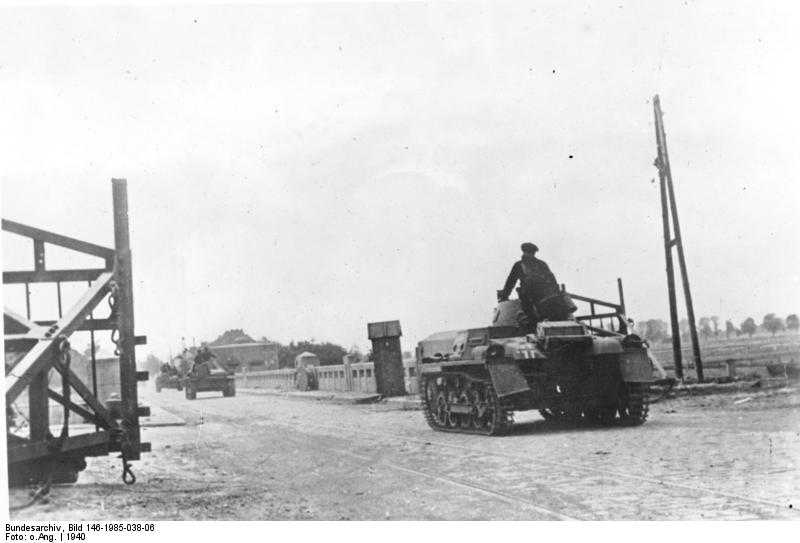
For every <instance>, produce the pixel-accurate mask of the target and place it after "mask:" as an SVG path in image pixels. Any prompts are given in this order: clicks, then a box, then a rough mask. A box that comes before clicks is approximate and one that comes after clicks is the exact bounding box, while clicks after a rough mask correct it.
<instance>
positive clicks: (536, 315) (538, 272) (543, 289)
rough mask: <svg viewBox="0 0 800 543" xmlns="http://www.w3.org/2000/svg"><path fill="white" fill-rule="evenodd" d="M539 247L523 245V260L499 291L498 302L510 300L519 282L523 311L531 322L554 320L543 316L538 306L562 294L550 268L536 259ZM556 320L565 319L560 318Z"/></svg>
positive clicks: (529, 244)
mask: <svg viewBox="0 0 800 543" xmlns="http://www.w3.org/2000/svg"><path fill="white" fill-rule="evenodd" d="M538 250H539V249H538V247H536V245H534V244H533V243H523V244H522V258H521V259H520V260H518V261H517V262H515V263H514V266H512V268H511V273H509V274H508V279H506V284H505V286H504V287H503V289H502V290H498V291H497V299H498V301H501V302H502V301H505V300H508V297H509V295H510V294H511V291H512V290H514V287H515V286H516V284H517V282H519V284H520V289H519V298H520V302H521V303H522V310H523V311H524V312H525V314H526V315H527V316H528V318H529V319H531V321H534V322H536V321H539V320H541V319H543V318H553V316H551V315H547V314H542V313H543V311H542V309H543V308H542V307H538V305H537V304H540V302H542V301H544V300H549V299H552V298H553V297H555V296H557V295H558V294H559V292H560V290H559V288H558V281H556V277H555V275H553V272H551V271H550V267H549V266H548V265H547V263H545V262H544V261H543V260H539V259H538V258H536V256H535V254H536V251H538ZM556 318H563V317H561V316H558V317H556Z"/></svg>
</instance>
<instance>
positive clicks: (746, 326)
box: [741, 317, 758, 337]
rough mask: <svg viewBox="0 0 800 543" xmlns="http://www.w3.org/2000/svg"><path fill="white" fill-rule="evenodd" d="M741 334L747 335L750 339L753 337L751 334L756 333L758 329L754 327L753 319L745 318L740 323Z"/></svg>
mask: <svg viewBox="0 0 800 543" xmlns="http://www.w3.org/2000/svg"><path fill="white" fill-rule="evenodd" d="M741 328H742V333H743V334H747V335H748V336H750V337H753V334H755V333H756V330H758V327H757V326H756V321H754V320H753V317H747V318H746V319H745V320H744V322H742V326H741Z"/></svg>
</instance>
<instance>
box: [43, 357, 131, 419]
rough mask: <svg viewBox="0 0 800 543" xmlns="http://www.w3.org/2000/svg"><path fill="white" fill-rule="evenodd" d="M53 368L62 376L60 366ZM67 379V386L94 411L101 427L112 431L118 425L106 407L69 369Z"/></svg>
mask: <svg viewBox="0 0 800 543" xmlns="http://www.w3.org/2000/svg"><path fill="white" fill-rule="evenodd" d="M53 368H55V369H56V371H58V372H59V373H60V374H61V375H64V367H63V366H62V365H61V364H53ZM67 379H68V380H69V385H70V386H71V387H72V389H73V390H74V391H75V392H77V393H78V396H80V397H81V398H82V399H83V401H84V402H86V404H87V405H88V406H89V407H91V408H92V409H94V412H95V414H96V415H97V417H98V418H99V419H100V420H101V421H102V424H101V426H103V427H105V428H108V429H112V428H117V427H118V426H119V425H118V424H117V421H116V420H115V419H114V417H112V416H111V413H109V411H108V409H106V406H105V405H103V404H102V403H101V402H100V400H99V399H97V397H96V396H95V395H94V394H93V393H92V391H91V390H89V387H87V386H86V384H84V382H83V381H81V378H80V377H78V376H77V375H76V374H75V372H74V371H72V370H71V369H70V370H69V373H67Z"/></svg>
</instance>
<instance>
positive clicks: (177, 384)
mask: <svg viewBox="0 0 800 543" xmlns="http://www.w3.org/2000/svg"><path fill="white" fill-rule="evenodd" d="M162 388H174V389H176V390H183V384H182V383H181V376H180V374H179V373H178V369H177V368H176V367H175V366H171V365H170V364H164V365H163V366H161V371H160V372H159V373H158V376H157V377H156V392H161V389H162Z"/></svg>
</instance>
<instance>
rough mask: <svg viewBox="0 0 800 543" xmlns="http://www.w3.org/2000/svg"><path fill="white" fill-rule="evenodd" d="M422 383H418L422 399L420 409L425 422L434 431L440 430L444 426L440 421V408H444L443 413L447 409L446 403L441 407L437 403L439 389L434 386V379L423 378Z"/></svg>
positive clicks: (441, 420)
mask: <svg viewBox="0 0 800 543" xmlns="http://www.w3.org/2000/svg"><path fill="white" fill-rule="evenodd" d="M423 379H424V381H421V382H420V397H421V399H422V409H423V413H424V414H425V422H427V423H428V426H430V427H431V428H433V429H434V430H441V429H442V426H443V425H444V422H443V419H442V413H441V408H442V407H444V409H445V412H446V409H447V401H446V400H445V402H444V404H443V405H440V403H439V395H440V394H441V393H440V391H439V387H438V385H437V384H436V378H433V379H428V378H425V377H423Z"/></svg>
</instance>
